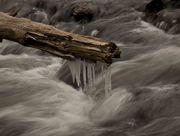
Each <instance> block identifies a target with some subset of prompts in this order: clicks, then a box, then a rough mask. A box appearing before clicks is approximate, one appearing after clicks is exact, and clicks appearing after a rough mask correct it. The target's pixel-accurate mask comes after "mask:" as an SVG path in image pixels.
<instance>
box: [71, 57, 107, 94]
mask: <svg viewBox="0 0 180 136" xmlns="http://www.w3.org/2000/svg"><path fill="white" fill-rule="evenodd" d="M68 65H69V68H70V71H71V75H72V79H73V83H75V82H76V84H77V85H78V87H80V86H83V89H84V90H87V89H88V90H94V89H95V80H96V74H95V66H96V64H95V63H89V62H86V61H85V60H84V61H81V60H78V59H77V60H75V61H68ZM97 65H101V71H102V74H103V75H104V76H102V77H103V78H104V79H105V96H109V95H110V91H111V66H108V65H107V64H105V63H97ZM81 81H82V82H81Z"/></svg>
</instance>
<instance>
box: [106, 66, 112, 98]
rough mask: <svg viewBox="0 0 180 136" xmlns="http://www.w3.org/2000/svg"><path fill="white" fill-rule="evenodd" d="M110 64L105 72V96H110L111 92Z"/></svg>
mask: <svg viewBox="0 0 180 136" xmlns="http://www.w3.org/2000/svg"><path fill="white" fill-rule="evenodd" d="M111 88H112V87H111V66H109V67H107V69H106V72H105V96H106V97H108V96H110V92H111Z"/></svg>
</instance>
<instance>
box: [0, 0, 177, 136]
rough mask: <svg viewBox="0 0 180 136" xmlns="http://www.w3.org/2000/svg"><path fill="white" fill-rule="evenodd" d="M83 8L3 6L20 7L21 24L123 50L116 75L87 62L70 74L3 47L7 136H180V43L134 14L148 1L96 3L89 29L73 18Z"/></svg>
mask: <svg viewBox="0 0 180 136" xmlns="http://www.w3.org/2000/svg"><path fill="white" fill-rule="evenodd" d="M78 1H84V0H26V1H25V0H0V10H5V9H12V11H14V10H13V9H14V7H18V8H19V9H18V11H19V12H18V16H19V17H22V16H23V17H28V18H30V19H33V20H35V21H39V22H44V20H47V19H48V21H47V22H49V24H51V25H54V26H56V27H58V28H59V29H61V30H66V31H69V32H74V33H79V34H85V35H93V36H97V37H100V38H102V39H106V40H110V41H113V42H115V43H116V44H117V45H118V46H119V48H120V49H121V50H122V57H121V61H119V62H115V63H114V64H112V65H111V68H110V67H109V68H110V71H108V70H107V67H106V66H105V65H103V64H99V63H97V64H95V65H94V66H92V65H91V64H90V65H89V63H85V62H84V61H82V62H75V63H72V64H71V63H70V65H71V66H70V68H71V72H70V70H69V67H68V65H67V63H61V61H60V58H56V57H54V56H50V55H48V54H45V53H43V52H41V51H38V50H35V49H32V48H26V47H22V46H20V45H18V44H17V43H13V42H9V41H3V43H0V54H1V55H0V136H179V135H180V108H179V105H180V76H179V75H180V59H179V58H180V46H179V43H180V36H179V35H171V34H167V33H165V32H164V31H162V30H160V29H158V28H156V27H154V26H152V25H150V24H149V23H145V22H143V21H142V20H141V19H140V18H141V17H142V13H141V12H139V11H137V10H136V9H135V8H137V7H139V5H141V4H143V1H144V2H145V1H147V0H89V1H92V2H93V3H95V5H96V6H97V8H95V9H94V10H95V16H94V18H93V20H92V22H89V23H87V24H86V26H85V29H82V24H79V23H78V22H75V21H74V20H73V18H72V17H71V16H69V11H70V9H71V7H72V5H73V3H74V2H78ZM34 7H36V10H34V11H33V8H34ZM96 9H97V10H96ZM39 11H40V12H39ZM96 11H97V12H96ZM41 12H43V13H45V14H46V15H47V18H46V17H45V16H44V15H43V14H39V13H41ZM45 22H46V21H45ZM77 61H79V60H77ZM62 62H63V61H62ZM77 63H78V64H77ZM80 67H81V68H80ZM94 69H95V70H94ZM101 69H102V70H101ZM79 71H80V76H79ZM71 73H72V75H71ZM88 73H89V75H88ZM110 73H111V74H110ZM110 75H111V76H110ZM72 77H73V78H72ZM108 77H111V78H108ZM72 79H73V81H74V83H73V81H72ZM105 80H106V81H105ZM110 80H112V87H111V84H108V83H111V82H110ZM91 81H92V82H91ZM105 82H106V84H105ZM78 85H79V86H80V88H78V87H77V86H78ZM90 87H92V89H90ZM105 88H106V89H105ZM110 88H112V89H110ZM81 90H83V91H81ZM110 90H111V91H110Z"/></svg>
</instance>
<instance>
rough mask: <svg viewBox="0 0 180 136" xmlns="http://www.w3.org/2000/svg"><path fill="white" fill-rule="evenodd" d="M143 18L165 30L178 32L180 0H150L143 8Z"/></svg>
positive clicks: (179, 31) (179, 29) (179, 30)
mask: <svg viewBox="0 0 180 136" xmlns="http://www.w3.org/2000/svg"><path fill="white" fill-rule="evenodd" d="M144 13H145V16H144V17H143V19H144V20H145V21H147V22H150V23H152V24H153V25H155V26H157V27H158V28H161V29H163V30H165V31H166V32H169V33H172V34H177V33H180V28H179V26H180V1H179V0H152V1H151V2H149V3H148V4H147V5H146V6H145V9H144Z"/></svg>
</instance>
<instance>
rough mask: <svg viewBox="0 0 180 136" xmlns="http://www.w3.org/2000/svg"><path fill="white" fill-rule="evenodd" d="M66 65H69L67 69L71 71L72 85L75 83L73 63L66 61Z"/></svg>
mask: <svg viewBox="0 0 180 136" xmlns="http://www.w3.org/2000/svg"><path fill="white" fill-rule="evenodd" d="M68 65H69V69H70V71H71V75H72V79H73V83H74V82H75V69H74V67H75V62H74V61H68Z"/></svg>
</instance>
